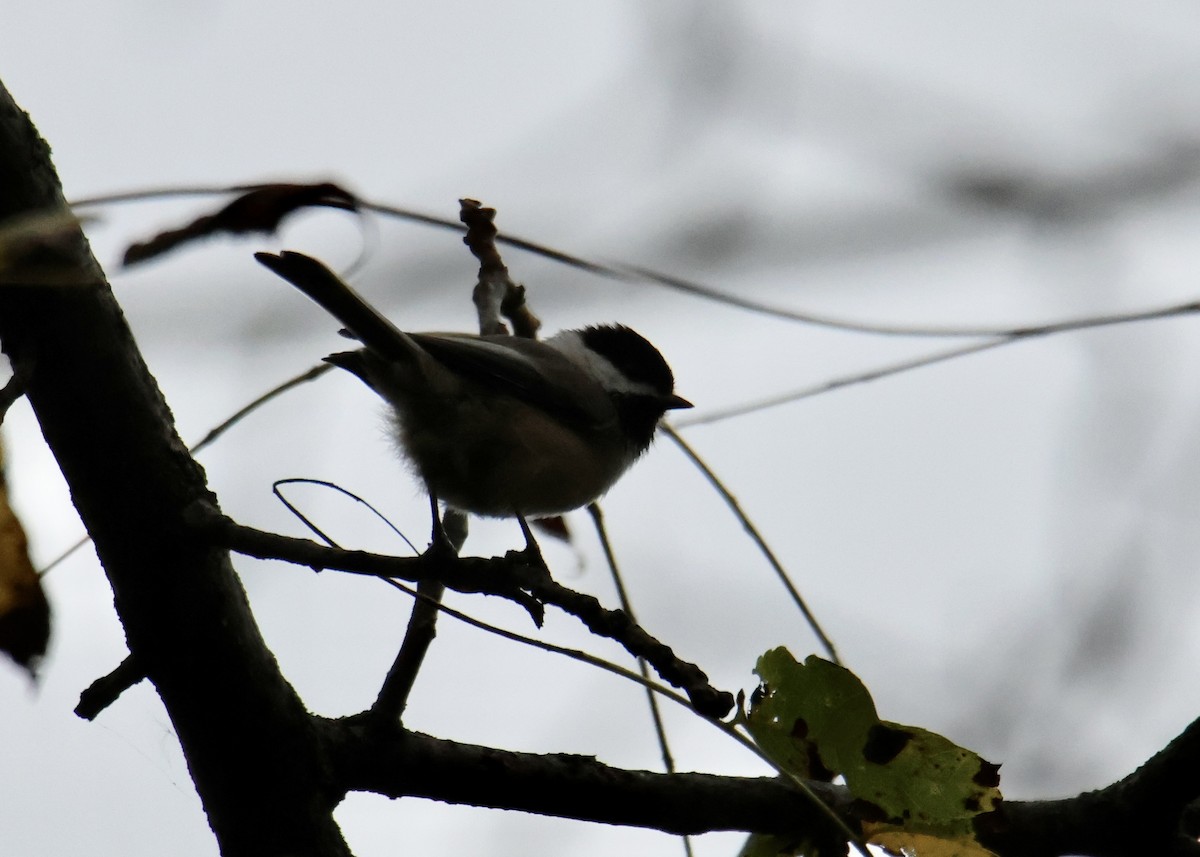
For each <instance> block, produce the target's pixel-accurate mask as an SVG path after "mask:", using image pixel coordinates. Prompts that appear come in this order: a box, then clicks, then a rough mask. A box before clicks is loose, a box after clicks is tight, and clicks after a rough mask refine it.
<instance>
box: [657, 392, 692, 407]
mask: <svg viewBox="0 0 1200 857" xmlns="http://www.w3.org/2000/svg"><path fill="white" fill-rule="evenodd" d="M692 407H695V405H693V404H692V403H691V402H689V401H688V400H687V399H685V398H683V396H676V395H675V394H674V393H672V394H671V395H669V396H667V397H666V398H664V399H663V408H664V409H665V410H668V411H680V410H683V409H684V408H692Z"/></svg>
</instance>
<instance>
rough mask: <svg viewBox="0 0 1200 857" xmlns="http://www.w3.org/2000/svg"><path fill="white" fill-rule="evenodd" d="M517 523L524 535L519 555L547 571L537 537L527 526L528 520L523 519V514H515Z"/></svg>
mask: <svg viewBox="0 0 1200 857" xmlns="http://www.w3.org/2000/svg"><path fill="white" fill-rule="evenodd" d="M517 523H519V524H520V525H521V532H522V533H524V535H525V549H524V550H523V551H521V555H522V556H523V557H524V558H525V559H526V560H527V561H528V562H529V563H530V564H531V565H537V566H541V567H542V568H544V569H546V571H547V572H549V571H550V569H549V568H547V566H546V560H545V559H543V558H542V549H541V548H540V547H538V543H537V539H535V538H534V537H533V530H531V529H530V528H529V522H528V521H526V520H525V516H524V515H517Z"/></svg>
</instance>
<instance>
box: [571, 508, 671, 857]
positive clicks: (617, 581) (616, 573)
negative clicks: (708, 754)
mask: <svg viewBox="0 0 1200 857" xmlns="http://www.w3.org/2000/svg"><path fill="white" fill-rule="evenodd" d="M587 510H588V514H589V515H591V517H592V524H593V525H594V526H595V528H596V537H597V538H598V539H599V540H600V547H601V548H602V549H603V550H604V559H605V561H606V562H607V563H608V570H609V571H610V572H611V573H612V580H613V586H615V587H616V590H617V598H618V600H619V601H620V602H621V609H622V610H624V611H625V612H626V613H628V614H629V618H630V619H632V620H633V621H635V622H636V621H637V616H635V615H634V612H633V602H632V601H630V600H629V593H628V592H626V591H625V581H624V580H623V579H622V578H621V569H620V568H619V567H618V566H617V555H616V553H615V552H614V551H613V547H612V542H611V541H610V540H609V538H608V529H607V528H606V527H605V526H604V513H603V512H602V511H601V509H600V504H599V503H589V504H588V507H587ZM637 665H638V673H639V674H640V675H641V677H642V678H643V679H645V680H646V683H647V684H646V685H645V686H643V689H644V690H645V691H646V703H647V704H648V705H649V706H650V719H651V721H653V723H654V734H655V736H656V737H657V738H658V749H659V750H660V751H661V753H662V760H663V769H664V770H665V771H666V772H667V773H668V774H673V773H675V759H674V758H672V756H671V745H670V743H669V742H668V741H667V728H666V726H665V724H664V723H663V718H662V712H661V711H659V709H658V697H657V696H655V695H654V691H653V690H651V689H650V687H649V682H650V666H649V665H648V664H647V663H646V659H645V658H638V659H637ZM681 838H682V839H683V851H684V853H685V854H686V855H687V857H691V855H692V840H691V837H689V836H687V835H686V834H685V835H684V836H682V837H681Z"/></svg>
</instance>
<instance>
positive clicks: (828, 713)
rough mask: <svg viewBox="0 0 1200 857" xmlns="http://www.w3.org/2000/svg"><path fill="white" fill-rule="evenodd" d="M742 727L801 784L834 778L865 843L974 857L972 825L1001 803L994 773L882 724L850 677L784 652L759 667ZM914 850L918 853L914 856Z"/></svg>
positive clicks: (943, 743) (918, 732)
mask: <svg viewBox="0 0 1200 857" xmlns="http://www.w3.org/2000/svg"><path fill="white" fill-rule="evenodd" d="M755 672H756V673H757V674H758V676H759V677H760V678H761V679H762V685H761V686H760V687H759V689H758V691H756V692H755V694H754V696H753V697H752V698H751V708H750V711H749V712H748V714H747V725H748V727H749V729H750V732H751V734H752V735H753V736H754V739H755V741H757V742H758V744H759V746H760V747H761V748H762V749H763V750H764V751H765V752H766V753H767V755H769V756H770V757H771V758H772V760H774V761H775V762H776V764H778V765H780V766H781V767H782V768H784V769H785V770H787V771H788V772H790V773H793V774H795V775H797V776H800V777H804V778H807V779H825V780H829V779H832V778H833V776H834V775H838V774H840V775H841V776H842V777H843V778H844V779H845V781H846V786H847V788H848V789H849V790H850V793H851V795H852V796H853V797H855V798H857V799H858V801H859V805H860V806H862V807H865V808H866V809H867V815H868V817H870V818H871V819H872V820H870V821H868V822H865V823H864V828H863V830H864V834H865V835H866V836H867V838H868V840H869V841H871V842H875V843H877V844H880V845H885V846H886V847H889V848H892V849H894V850H903V851H905V852H907V853H913V854H919V855H920V857H926V855H931V857H951V855H962V857H967V855H971V857H977V855H986V854H988V853H989V852H988V851H987V850H986V849H983V848H982V847H981V846H979V845H978V844H977V843H976V842H975V836H974V828H973V825H972V821H973V819H974V818H975V816H976V815H979V814H980V813H982V812H988V811H990V810H992V809H994V808H995V806H996V803H997V802H998V801H999V800H1000V791H999V789H998V788H997V786H998V785H999V780H1000V778H999V768H998V766H996V765H993V764H991V763H989V762H986V761H984V760H983V759H981V758H980V757H979V756H978V755H976V754H975V753H973V752H971V751H970V750H966V749H963V748H962V747H959V746H957V745H956V744H954V743H953V742H951V741H949V740H947V739H946V738H943V737H942V736H941V735H937V734H936V733H933V732H929V731H928V730H925V729H920V728H917V727H912V726H901V725H899V724H896V723H889V722H886V721H883V720H880V719H879V717H878V715H877V714H876V711H875V703H874V702H873V701H872V700H871V695H870V693H869V692H868V691H867V689H866V687H865V686H864V685H863V683H862V682H861V681H859V679H858V677H857V676H855V675H854V674H853V673H852V672H850V671H849V670H847V669H845V668H844V667H840V666H838V665H837V664H833V663H830V662H829V661H826V660H823V659H821V658H818V657H817V656H816V655H811V656H809V657H808V659H807V660H805V662H804V663H803V664H800V663H797V662H796V660H795V658H793V657H792V655H791V653H789V652H788V651H787V649H784V648H778V649H773V650H771V651H769V652H767V653H766V654H764V655H763V656H762V657H761V658H759V660H758V665H757V667H756V668H755ZM918 846H919V850H918Z"/></svg>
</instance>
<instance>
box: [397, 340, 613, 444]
mask: <svg viewBox="0 0 1200 857" xmlns="http://www.w3.org/2000/svg"><path fill="white" fill-rule="evenodd" d="M408 335H409V336H410V337H411V339H412V340H413V342H415V343H416V344H417V345H418V346H420V347H421V348H422V349H423V350H424V351H426V352H427V353H428V354H429V356H431V357H433V358H434V359H435V360H437V361H438V362H439V363H441V364H443V365H444V366H446V367H447V368H448V369H450V370H452V371H454V372H455V373H457V374H459V375H460V376H462V377H464V378H467V379H469V380H471V381H474V382H476V383H478V384H481V385H483V386H484V387H487V388H489V389H492V390H496V391H499V392H505V393H508V394H509V395H511V396H514V397H516V398H518V399H521V400H522V401H524V402H527V403H528V404H531V405H533V406H534V407H536V408H539V409H541V410H543V411H546V412H547V413H549V414H550V415H552V416H554V417H557V418H558V419H560V420H563V421H564V422H567V423H570V424H573V425H579V426H587V427H591V428H598V427H602V426H605V425H608V424H610V423H611V422H612V421H613V420H614V419H615V418H616V414H615V411H614V409H613V405H612V402H611V401H610V399H609V398H608V396H607V395H606V394H605V393H604V391H603V389H601V387H600V386H599V384H597V383H596V382H595V381H594V380H593V379H592V378H590V377H589V376H588V375H587V373H585V372H584V371H583V370H582V369H581V368H580V367H579V366H577V365H576V364H575V363H573V362H572V361H571V360H569V359H568V358H566V357H564V356H563V354H562V353H561V352H560V351H558V350H557V349H555V348H551V347H550V346H548V345H545V344H544V343H541V342H538V341H537V340H534V339H523V338H521V337H515V336H471V335H469V334H456V333H412V334H408Z"/></svg>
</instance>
